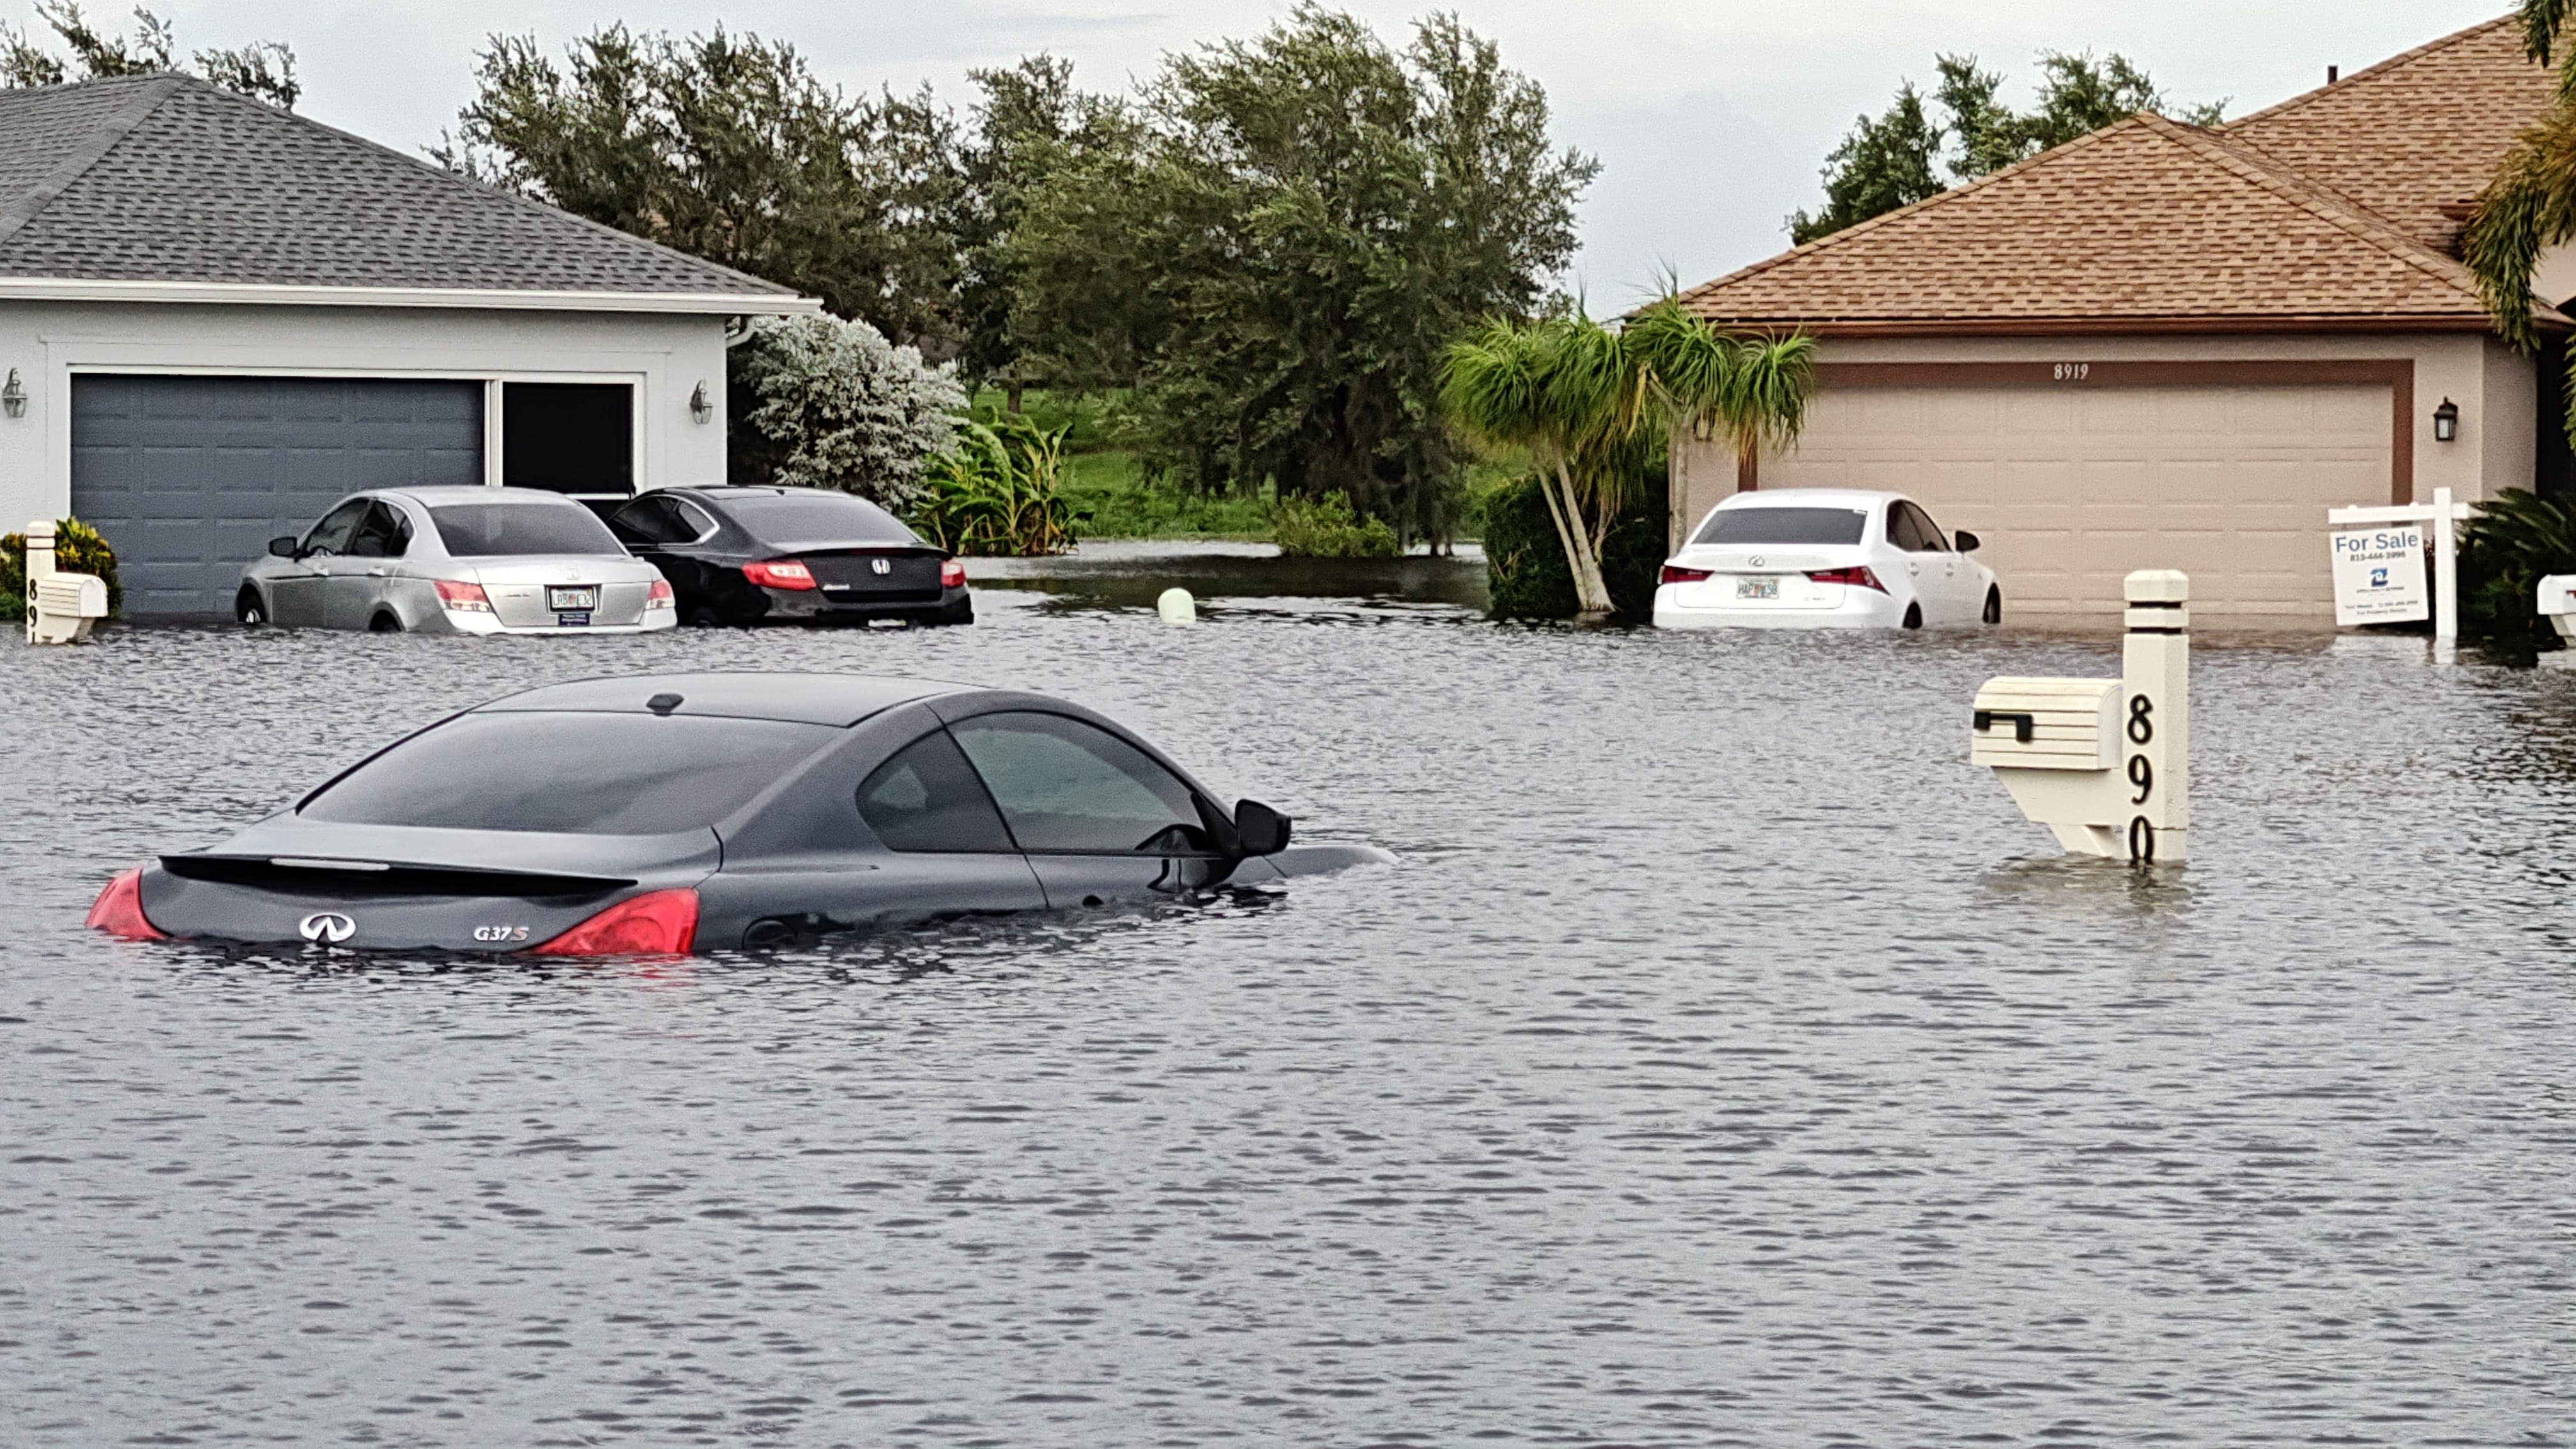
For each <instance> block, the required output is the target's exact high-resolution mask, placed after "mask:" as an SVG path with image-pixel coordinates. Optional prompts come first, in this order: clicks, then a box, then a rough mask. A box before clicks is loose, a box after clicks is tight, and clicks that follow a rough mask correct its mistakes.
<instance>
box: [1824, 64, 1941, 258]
mask: <svg viewBox="0 0 2576 1449" xmlns="http://www.w3.org/2000/svg"><path fill="white" fill-rule="evenodd" d="M1940 154H1941V128H1940V127H1939V126H1936V125H1934V124H1933V123H1932V121H1931V119H1930V118H1929V117H1927V116H1925V115H1924V113H1923V98H1922V97H1921V96H1919V95H1916V94H1915V93H1914V85H1913V83H1912V82H1911V81H1909V82H1907V83H1906V84H1904V85H1902V86H1900V87H1898V88H1897V92H1896V102H1895V104H1893V105H1891V106H1889V107H1888V108H1887V113H1886V114H1885V115H1882V116H1880V117H1879V118H1878V119H1877V120H1875V121H1873V120H1871V119H1870V118H1869V117H1867V116H1862V117H1860V118H1859V119H1858V120H1856V121H1854V122H1853V123H1852V129H1851V134H1850V135H1848V136H1845V137H1843V142H1842V144H1841V145H1839V146H1836V147H1835V148H1834V149H1833V150H1832V151H1831V152H1830V153H1829V154H1827V155H1826V157H1825V173H1824V175H1825V206H1824V210H1822V211H1820V212H1818V213H1816V214H1815V215H1813V216H1810V215H1808V214H1807V213H1806V212H1803V211H1799V212H1793V213H1791V214H1790V217H1789V223H1788V225H1789V239H1790V240H1791V241H1793V242H1795V243H1797V244H1799V245H1801V246H1804V245H1805V244H1806V243H1808V242H1811V241H1814V240H1815V239H1816V238H1818V237H1820V236H1827V235H1830V234H1832V233H1834V232H1838V231H1841V230H1842V229H1843V228H1844V227H1847V226H1850V225H1852V224H1854V223H1855V222H1863V221H1867V220H1869V219H1870V218H1871V217H1873V216H1877V215H1879V214H1881V213H1883V212H1890V211H1894V210H1896V209H1897V208H1898V207H1901V206H1912V205H1913V204H1914V203H1916V202H1918V201H1921V200H1922V199H1923V198H1925V197H1927V196H1931V195H1933V194H1935V193H1937V192H1938V191H1940V190H1941V182H1940V179H1939V178H1938V177H1936V176H1935V175H1933V172H1932V165H1933V162H1934V161H1935V159H1937V158H1938V157H1939V156H1940Z"/></svg>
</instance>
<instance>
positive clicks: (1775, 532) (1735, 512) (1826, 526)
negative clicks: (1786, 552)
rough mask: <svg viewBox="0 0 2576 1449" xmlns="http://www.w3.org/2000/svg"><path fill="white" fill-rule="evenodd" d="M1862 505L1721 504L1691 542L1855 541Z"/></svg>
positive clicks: (1863, 516) (1864, 513)
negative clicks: (1820, 506)
mask: <svg viewBox="0 0 2576 1449" xmlns="http://www.w3.org/2000/svg"><path fill="white" fill-rule="evenodd" d="M1868 522H1869V510H1868V509H1865V508H1721V509H1719V510H1718V511H1716V512H1715V513H1712V514H1710V515H1709V517H1708V522H1707V523H1705V524H1702V525H1701V526H1700V530H1699V537H1697V538H1694V539H1692V540H1691V542H1693V543H1858V542H1860V532H1861V528H1862V526H1863V525H1865V524H1867V523H1868Z"/></svg>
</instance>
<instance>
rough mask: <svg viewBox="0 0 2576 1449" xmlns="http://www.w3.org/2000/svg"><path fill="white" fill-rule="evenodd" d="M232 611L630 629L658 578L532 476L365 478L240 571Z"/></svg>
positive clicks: (665, 601)
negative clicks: (409, 482) (402, 482)
mask: <svg viewBox="0 0 2576 1449" xmlns="http://www.w3.org/2000/svg"><path fill="white" fill-rule="evenodd" d="M233 616H234V617H235V618H237V619H239V620H241V622H243V623H245V624H288V625H301V626H304V627H307V628H322V629H365V630H368V631H370V632H372V633H378V634H393V633H401V632H404V631H407V630H420V631H424V632H428V633H445V634H640V633H643V632H645V631H647V630H652V629H668V628H671V627H672V626H673V625H674V624H676V623H677V622H678V621H679V611H678V610H676V609H674V608H673V607H672V604H671V586H670V585H669V584H668V583H666V582H664V581H663V578H662V575H661V572H660V571H659V570H657V569H655V568H654V567H653V565H651V564H649V563H646V562H644V561H643V560H641V559H639V558H636V557H635V556H634V555H632V554H630V553H628V552H627V551H626V548H625V545H623V544H620V543H619V542H618V541H617V536H616V535H615V534H612V533H610V532H609V531H608V526H607V525H606V524H604V523H601V522H600V521H599V519H598V518H596V517H595V516H593V515H592V513H591V511H590V510H589V509H587V508H584V507H582V506H581V505H580V504H578V503H576V502H574V501H573V500H571V499H569V498H565V497H563V496H561V495H560V494H554V493H546V492H541V491H539V490H536V489H532V488H470V487H467V488H371V489H368V490H367V491H366V492H364V493H353V494H351V495H349V496H348V497H347V498H344V499H342V500H340V502H339V503H338V504H337V505H336V506H334V507H333V508H332V509H331V511H330V512H328V513H326V514H324V515H322V521H321V522H319V523H316V524H314V525H313V526H312V527H311V528H309V529H306V530H305V531H304V534H303V536H302V537H295V536H291V535H290V536H288V537H285V538H277V539H271V540H270V541H269V545H268V557H266V558H263V559H260V560H258V561H257V562H254V563H252V564H251V565H249V566H248V567H246V568H244V569H243V570H242V583H241V592H240V593H239V594H238V595H236V596H235V598H234V600H233Z"/></svg>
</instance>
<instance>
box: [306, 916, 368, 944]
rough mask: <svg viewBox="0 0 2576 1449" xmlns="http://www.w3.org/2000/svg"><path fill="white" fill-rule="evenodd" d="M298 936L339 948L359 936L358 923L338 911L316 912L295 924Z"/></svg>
mask: <svg viewBox="0 0 2576 1449" xmlns="http://www.w3.org/2000/svg"><path fill="white" fill-rule="evenodd" d="M295 931H296V934H298V935H300V936H302V937H303V938H304V939H305V940H308V941H316V942H319V943H321V944H322V945H325V946H337V945H339V944H340V943H341V942H343V941H345V940H347V939H349V938H350V937H351V936H354V935H356V934H358V923H357V922H355V921H353V920H350V919H349V918H348V917H347V916H344V915H341V914H340V913H339V912H337V911H315V912H314V913H313V914H311V915H309V916H306V917H305V918H304V919H303V920H300V921H298V922H296V923H295Z"/></svg>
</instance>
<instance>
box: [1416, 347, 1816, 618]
mask: <svg viewBox="0 0 2576 1449" xmlns="http://www.w3.org/2000/svg"><path fill="white" fill-rule="evenodd" d="M1814 360H1815V343H1814V341H1813V340H1812V339H1810V338H1807V337H1804V336H1791V337H1785V338H1777V337H1767V336H1757V337H1743V336H1734V335H1730V334H1728V333H1726V332H1723V331H1721V330H1719V329H1718V328H1717V327H1715V326H1713V325H1711V324H1710V323H1707V322H1704V321H1702V320H1700V319H1699V318H1697V317H1693V316H1692V315H1690V314H1689V313H1688V312H1687V311H1685V310H1683V308H1682V307H1681V305H1680V304H1679V303H1678V302H1676V301H1674V300H1673V299H1671V298H1670V297H1667V298H1665V299H1664V300H1662V301H1660V302H1657V303H1655V304H1654V305H1652V306H1650V307H1647V308H1645V309H1644V310H1643V311H1641V312H1639V313H1637V314H1636V315H1635V316H1634V317H1632V318H1630V319H1629V321H1628V323H1627V325H1626V326H1624V327H1622V328H1619V329H1616V330H1613V329H1611V328H1609V327H1605V326H1603V325H1602V324H1601V323H1599V322H1595V321H1593V320H1592V319H1590V318H1588V317H1581V316H1576V317H1549V318H1542V319H1540V320H1537V321H1533V322H1513V321H1509V320H1505V319H1499V318H1498V319H1495V320H1493V321H1490V322H1487V323H1486V324H1485V325H1484V326H1483V327H1481V328H1479V329H1478V330H1477V331H1476V332H1474V333H1473V334H1471V335H1470V336H1468V337H1466V338H1463V339H1461V340H1460V341H1458V342H1457V343H1455V344H1453V345H1452V346H1451V347H1450V348H1449V351H1448V353H1447V355H1446V357H1444V358H1443V360H1442V361H1443V366H1442V372H1441V400H1442V402H1443V404H1444V405H1445V406H1446V408H1447V409H1448V412H1449V416H1450V418H1451V419H1452V420H1453V421H1454V422H1456V423H1457V425H1458V426H1459V427H1461V428H1462V429H1464V430H1465V431H1466V432H1468V433H1469V434H1471V435H1473V436H1475V437H1477V438H1480V439H1482V440H1484V441H1486V442H1488V443H1495V444H1500V445H1503V446H1506V447H1515V446H1516V447H1524V448H1527V449H1529V450H1530V453H1531V455H1532V456H1533V457H1535V458H1536V459H1537V460H1538V464H1539V492H1540V494H1541V496H1543V497H1545V498H1546V499H1547V511H1548V517H1549V519H1550V520H1551V521H1552V522H1554V524H1555V525H1556V536H1557V541H1558V543H1560V544H1561V545H1563V546H1564V549H1565V565H1566V569H1567V571H1568V572H1569V573H1570V574H1572V576H1573V579H1574V595H1575V600H1576V603H1577V606H1578V607H1579V608H1581V609H1582V611H1583V612H1584V613H1585V614H1586V615H1600V614H1607V613H1609V612H1610V609H1611V601H1610V587H1609V584H1608V582H1607V580H1606V579H1605V578H1604V576H1603V574H1602V571H1601V546H1602V543H1603V541H1604V540H1605V539H1607V538H1608V537H1609V534H1610V529H1611V527H1612V526H1613V525H1614V524H1616V523H1617V522H1618V520H1619V514H1620V511H1621V508H1622V507H1623V506H1624V505H1625V504H1626V503H1627V501H1628V493H1629V490H1630V489H1632V488H1633V487H1634V486H1635V484H1636V482H1637V480H1638V478H1639V477H1640V476H1642V474H1643V473H1644V472H1645V462H1646V460H1647V459H1648V458H1649V457H1651V456H1652V453H1653V450H1654V449H1655V448H1656V447H1658V446H1660V445H1661V444H1662V443H1663V441H1664V439H1665V438H1666V437H1667V436H1670V435H1671V434H1672V433H1675V432H1682V431H1687V432H1688V433H1689V434H1690V435H1691V436H1694V437H1699V438H1711V437H1718V436H1724V437H1726V438H1728V439H1729V440H1731V441H1732V442H1733V443H1734V444H1735V446H1736V447H1737V448H1738V449H1739V450H1751V449H1758V448H1762V447H1766V446H1778V445H1780V444H1784V443H1786V442H1788V441H1789V440H1791V439H1793V438H1795V437H1796V436H1797V433H1798V429H1799V426H1800V425H1801V424H1802V423H1803V422H1804V421H1805V418H1806V407H1807V399H1808V397H1809V395H1810V394H1811V393H1812V392H1813V391H1814V386H1815V382H1814V377H1815V373H1814Z"/></svg>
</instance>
